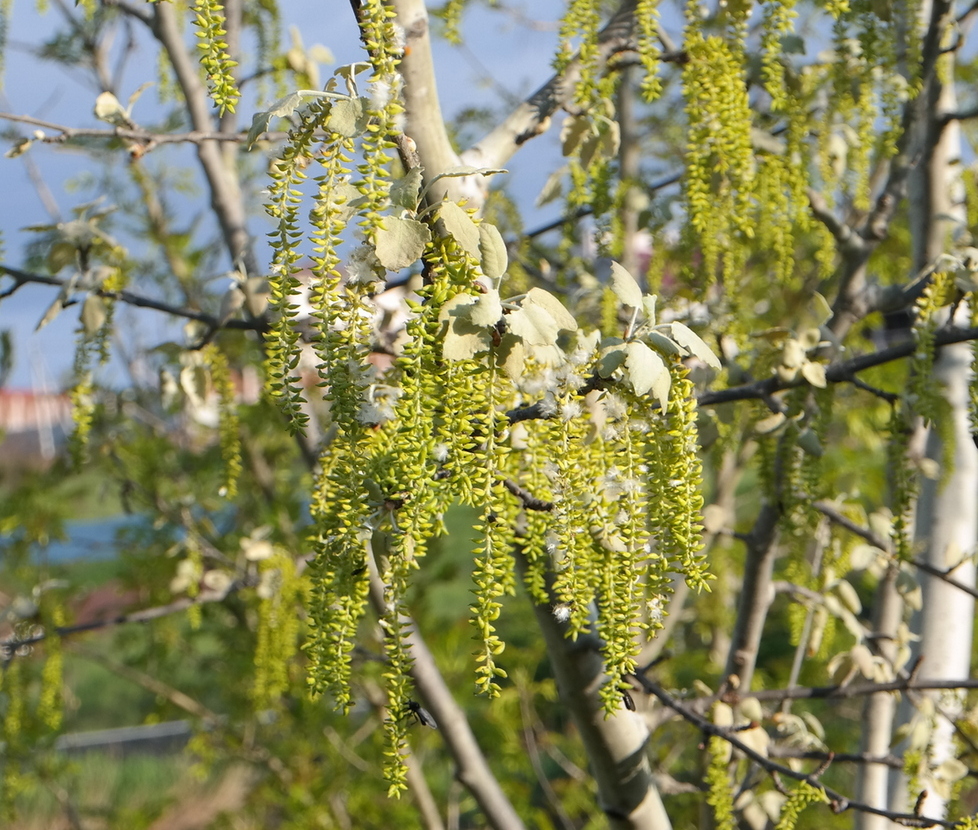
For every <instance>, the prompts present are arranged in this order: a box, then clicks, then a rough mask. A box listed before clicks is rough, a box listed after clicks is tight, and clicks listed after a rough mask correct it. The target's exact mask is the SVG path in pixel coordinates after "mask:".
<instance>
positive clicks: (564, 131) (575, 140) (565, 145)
mask: <svg viewBox="0 0 978 830" xmlns="http://www.w3.org/2000/svg"><path fill="white" fill-rule="evenodd" d="M590 129H591V124H590V122H589V121H588V119H587V118H586V117H585V116H583V115H569V116H567V118H565V119H564V123H563V124H562V125H561V127H560V152H561V153H562V154H563V155H565V156H569V155H570V154H571V153H573V152H574V151H575V150H576V149H577V145H578V144H580V143H581V139H582V138H583V137H584V135H585V134H586V133H587V132H588V131H589V130H590Z"/></svg>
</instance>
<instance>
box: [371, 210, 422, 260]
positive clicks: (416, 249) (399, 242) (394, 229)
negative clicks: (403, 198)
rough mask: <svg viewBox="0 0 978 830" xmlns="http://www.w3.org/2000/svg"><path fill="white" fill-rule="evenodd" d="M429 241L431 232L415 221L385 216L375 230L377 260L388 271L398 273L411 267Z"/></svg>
mask: <svg viewBox="0 0 978 830" xmlns="http://www.w3.org/2000/svg"><path fill="white" fill-rule="evenodd" d="M430 241H431V231H430V230H428V226H427V225H426V224H424V222H419V221H418V220H417V219H399V218H398V217H396V216H385V217H384V218H383V222H382V224H381V227H380V228H378V229H377V235H376V237H375V242H376V245H377V259H379V260H380V264H381V265H383V266H384V267H385V268H386V269H387V270H388V271H400V270H401V269H402V268H407V267H408V266H409V265H413V264H414V263H415V262H417V261H418V259H419V258H420V257H421V254H422V253H424V248H425V245H427V244H428V243H429V242H430Z"/></svg>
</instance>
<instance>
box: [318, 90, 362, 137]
mask: <svg viewBox="0 0 978 830" xmlns="http://www.w3.org/2000/svg"><path fill="white" fill-rule="evenodd" d="M326 128H327V129H328V130H332V131H333V132H334V133H336V134H337V135H342V136H345V137H347V138H353V137H354V136H358V135H360V134H361V133H362V132H363V131H364V130H365V129H366V128H367V116H366V115H365V112H364V106H363V99H362V98H340V99H339V100H337V101H333V103H332V105H331V106H330V108H329V118H328V119H327V120H326Z"/></svg>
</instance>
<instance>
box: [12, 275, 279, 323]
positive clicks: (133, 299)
mask: <svg viewBox="0 0 978 830" xmlns="http://www.w3.org/2000/svg"><path fill="white" fill-rule="evenodd" d="M0 274H7V275H8V276H10V277H13V279H14V284H13V285H12V286H11V287H10V288H8V289H6V290H5V291H0V300H2V299H4V298H5V297H9V296H10V295H11V294H13V293H14V292H15V291H17V289H19V288H21V287H22V286H24V285H26V284H28V283H38V284H40V285H53V286H56V287H58V288H63V287H64V286H65V285H67V283H68V281H67V280H63V279H61V278H60V277H49V276H46V275H44V274H34V273H31V272H28V271H21V270H20V269H19V268H11V267H10V266H9V265H2V264H0ZM91 290H92V292H93V293H95V294H98V296H100V297H105V298H107V299H115V300H118V301H119V302H122V303H126V304H127V305H131V306H136V307H138V308H151V309H153V310H154V311H162V312H164V313H165V314H172V315H173V316H174V317H183V318H184V319H187V320H196V321H197V322H199V323H203V324H204V325H206V326H208V327H209V328H214V329H219V328H228V329H243V330H245V331H257V332H264V331H266V330H267V329H268V322H267V321H266V320H265V319H264V318H261V317H257V318H255V319H253V320H223V321H222V320H221V319H220V318H219V317H217V316H215V315H213V314H207V313H206V312H203V311H195V310H194V309H192V308H182V307H180V306H174V305H170V304H169V303H164V302H161V301H160V300H154V299H153V298H152V297H146V296H144V295H142V294H135V293H133V292H132V291H128V290H126V289H123V290H122V291H106V290H104V289H101V288H93V289H91Z"/></svg>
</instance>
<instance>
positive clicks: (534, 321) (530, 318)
mask: <svg viewBox="0 0 978 830" xmlns="http://www.w3.org/2000/svg"><path fill="white" fill-rule="evenodd" d="M506 325H507V326H508V327H509V330H510V331H511V332H512V333H513V334H515V335H516V336H517V337H520V338H522V340H523V342H524V343H526V344H527V345H529V346H555V345H557V334H558V333H559V332H560V326H559V325H558V324H557V321H556V320H554V318H553V315H552V314H551V313H550V312H549V311H547V310H546V309H545V308H544V307H543V306H540V305H536V304H535V303H527V302H524V303H523V305H522V307H520V308H518V309H516V311H512V312H510V313H509V314H507V315H506Z"/></svg>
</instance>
